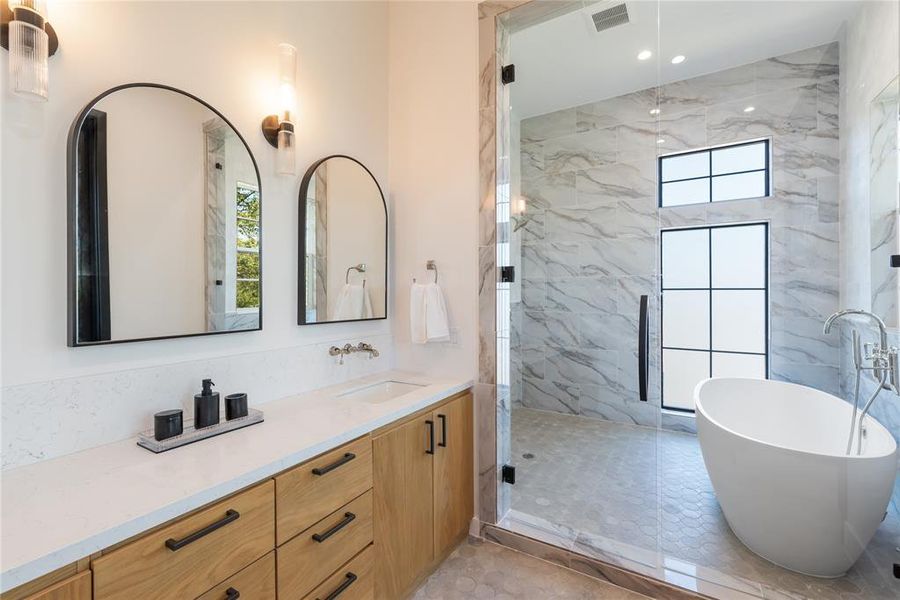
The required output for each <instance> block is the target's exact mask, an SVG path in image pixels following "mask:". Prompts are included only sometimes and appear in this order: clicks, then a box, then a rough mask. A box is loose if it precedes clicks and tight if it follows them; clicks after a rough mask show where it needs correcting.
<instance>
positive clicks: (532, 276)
mask: <svg viewBox="0 0 900 600" xmlns="http://www.w3.org/2000/svg"><path fill="white" fill-rule="evenodd" d="M545 248H546V244H528V245H524V246H522V278H523V279H528V280H531V281H546V280H547V273H548V270H547V260H546V252H545Z"/></svg>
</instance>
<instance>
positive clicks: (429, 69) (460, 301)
mask: <svg viewBox="0 0 900 600" xmlns="http://www.w3.org/2000/svg"><path fill="white" fill-rule="evenodd" d="M477 30H478V15H477V5H476V3H475V2H464V1H457V2H392V3H391V5H390V98H391V103H390V127H391V129H390V131H391V136H390V140H391V144H390V181H391V188H390V189H391V205H392V207H393V211H392V219H391V235H392V236H393V240H394V245H393V256H392V261H393V262H392V265H393V277H392V278H393V282H394V289H395V293H394V294H393V301H392V306H393V314H394V321H393V322H394V327H393V332H394V340H395V343H396V351H397V363H398V366H400V367H403V368H408V369H414V370H417V371H423V372H433V373H443V374H447V375H450V374H453V375H458V376H464V377H473V378H474V377H475V373H476V370H477V361H478V351H477V349H478V331H477V313H478V291H477V283H478V280H477V273H478V260H477V245H478V238H477V218H478V211H477V205H478V158H477V157H478V77H477V73H478V39H477V38H478V31H477ZM429 259H434V260H435V262H436V263H437V267H438V274H439V277H440V279H439V283H440V284H441V286H442V287H443V289H444V293H445V297H446V301H447V305H448V307H449V310H450V319H451V325H450V326H451V329H452V335H451V338H452V339H451V342H450V343H444V344H427V345H424V346H418V345H413V344H412V343H411V342H410V335H409V286H410V283H411V282H412V279H413V278H414V277H416V278H418V279H419V281H425V280H428V279H429V278H431V277H433V273H432V272H429V271H426V270H425V261H427V260H429Z"/></svg>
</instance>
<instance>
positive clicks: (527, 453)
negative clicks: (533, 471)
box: [522, 452, 534, 460]
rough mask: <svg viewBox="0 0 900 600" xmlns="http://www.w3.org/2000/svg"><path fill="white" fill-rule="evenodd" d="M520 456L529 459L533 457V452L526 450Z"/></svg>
mask: <svg viewBox="0 0 900 600" xmlns="http://www.w3.org/2000/svg"><path fill="white" fill-rule="evenodd" d="M522 458H527V459H528V460H531V459H532V458H534V454H532V453H531V452H526V453H525V454H523V455H522Z"/></svg>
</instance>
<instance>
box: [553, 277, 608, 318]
mask: <svg viewBox="0 0 900 600" xmlns="http://www.w3.org/2000/svg"><path fill="white" fill-rule="evenodd" d="M546 289H547V293H546V300H545V308H547V309H548V310H562V311H568V312H573V313H614V312H615V310H616V284H615V280H613V279H611V278H608V277H599V278H584V277H581V278H574V279H562V280H558V281H550V282H549V283H547V288H546Z"/></svg>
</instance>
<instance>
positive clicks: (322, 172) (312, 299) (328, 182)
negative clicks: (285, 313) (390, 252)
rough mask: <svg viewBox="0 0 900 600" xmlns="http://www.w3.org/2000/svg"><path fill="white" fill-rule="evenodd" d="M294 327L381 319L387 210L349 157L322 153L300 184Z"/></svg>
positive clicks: (359, 166) (366, 175) (376, 190)
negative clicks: (295, 318)
mask: <svg viewBox="0 0 900 600" xmlns="http://www.w3.org/2000/svg"><path fill="white" fill-rule="evenodd" d="M299 209H300V210H299V215H300V220H299V229H300V235H299V239H300V244H299V249H298V250H299V260H298V265H299V266H298V270H299V274H298V284H299V285H298V294H297V295H298V308H297V323H298V324H299V325H316V324H321V323H340V322H347V321H368V320H375V319H386V318H387V243H388V239H387V205H386V203H385V200H384V194H383V193H382V191H381V187H380V186H379V185H378V181H377V180H376V179H375V176H374V175H372V172H371V171H369V169H368V168H366V166H365V165H363V164H362V163H361V162H359V161H358V160H356V159H355V158H351V157H349V156H344V155H333V156H327V157H325V158H323V159H321V160H318V161H316V162H315V163H313V164H312V166H310V168H309V169H308V170H307V171H306V174H305V175H304V176H303V181H302V182H301V184H300V196H299Z"/></svg>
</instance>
